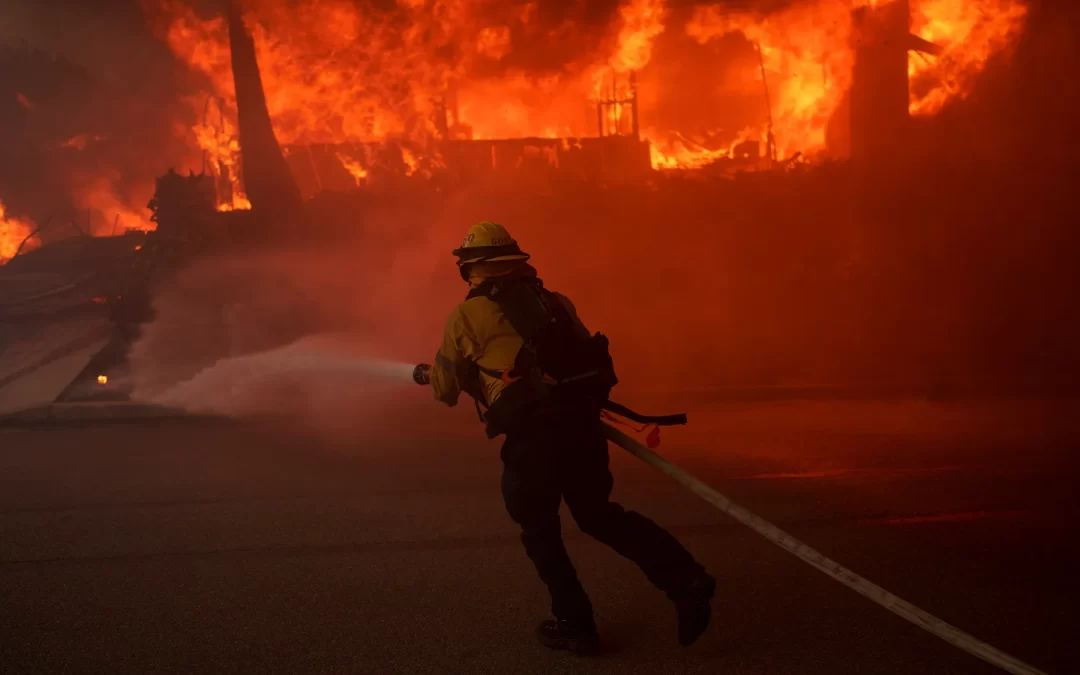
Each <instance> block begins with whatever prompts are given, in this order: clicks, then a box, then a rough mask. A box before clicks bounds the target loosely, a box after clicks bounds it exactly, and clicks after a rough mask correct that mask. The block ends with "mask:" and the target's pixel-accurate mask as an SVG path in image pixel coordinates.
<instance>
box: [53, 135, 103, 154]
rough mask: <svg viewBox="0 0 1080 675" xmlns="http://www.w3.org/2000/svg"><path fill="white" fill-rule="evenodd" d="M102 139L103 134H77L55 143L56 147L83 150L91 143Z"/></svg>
mask: <svg viewBox="0 0 1080 675" xmlns="http://www.w3.org/2000/svg"><path fill="white" fill-rule="evenodd" d="M103 140H105V138H104V137H103V136H92V135H90V134H78V135H75V136H72V137H71V138H69V139H67V140H66V141H62V142H61V143H59V144H58V145H57V147H59V148H63V149H71V150H85V149H86V148H87V147H89V146H90V144H91V143H96V142H98V141H103Z"/></svg>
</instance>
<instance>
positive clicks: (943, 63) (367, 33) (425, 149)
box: [158, 0, 1027, 209]
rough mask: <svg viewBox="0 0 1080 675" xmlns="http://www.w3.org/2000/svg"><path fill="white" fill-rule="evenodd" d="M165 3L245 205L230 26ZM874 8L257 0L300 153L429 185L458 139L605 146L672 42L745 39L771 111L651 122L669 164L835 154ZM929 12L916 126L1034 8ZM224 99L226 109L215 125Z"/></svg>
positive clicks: (961, 6) (288, 138) (216, 154)
mask: <svg viewBox="0 0 1080 675" xmlns="http://www.w3.org/2000/svg"><path fill="white" fill-rule="evenodd" d="M158 2H160V3H161V6H162V7H163V8H164V10H165V16H166V21H165V23H164V24H163V26H162V28H161V34H162V37H163V39H165V40H166V41H167V43H168V45H169V47H170V48H171V49H172V51H173V52H174V53H175V54H176V55H177V56H178V57H179V58H180V59H181V60H182V61H183V62H184V63H186V64H187V65H188V66H189V67H190V68H191V69H193V70H194V71H196V72H199V73H202V74H203V75H205V77H206V81H207V82H208V83H209V89H208V90H207V91H206V92H204V93H203V94H202V95H200V96H197V97H194V98H193V99H192V100H193V105H196V106H198V110H199V112H200V116H201V118H202V119H203V122H202V123H200V125H198V126H197V127H196V129H195V134H194V136H195V139H196V142H197V143H198V146H199V147H200V148H201V150H202V151H203V152H204V156H205V157H206V159H207V165H208V166H209V168H210V169H211V170H212V171H213V172H214V173H215V174H217V175H218V176H219V178H220V177H221V176H222V175H224V176H227V177H228V178H229V180H230V181H231V183H232V189H231V190H230V192H231V194H229V195H227V196H226V197H224V198H223V203H222V205H221V208H223V209H231V208H244V207H245V206H246V205H247V201H246V198H245V197H244V195H243V192H242V189H241V186H240V184H239V182H238V181H239V178H238V171H237V167H238V163H237V151H238V145H237V140H236V133H235V129H234V128H233V126H232V122H231V121H230V120H231V119H232V116H233V115H234V114H235V113H234V107H235V95H234V91H233V82H232V74H231V70H230V60H229V48H228V30H227V26H226V23H225V20H224V19H223V18H221V17H217V18H204V17H200V16H199V15H198V14H196V12H195V10H194V9H193V8H192V7H191V6H190V5H189V4H187V3H186V2H185V1H184V0H158ZM867 4H871V5H881V4H886V3H885V2H884V0H805V1H797V2H795V3H793V4H790V5H787V6H786V8H784V9H782V10H779V11H775V12H772V13H762V12H754V11H732V10H731V9H730V8H728V7H727V6H726V5H719V4H717V5H702V6H699V7H696V8H695V9H694V10H693V11H692V12H683V13H681V14H679V13H677V12H675V11H673V10H672V8H670V7H668V6H667V3H666V2H665V0H623V3H622V5H621V7H620V8H619V11H618V12H617V13H616V15H615V21H614V24H613V25H612V26H610V27H609V28H605V30H603V31H599V32H597V31H596V30H593V31H592V32H589V31H588V30H586V28H585V26H584V18H582V21H581V22H575V21H572V20H570V19H566V20H563V21H561V22H559V23H555V24H552V23H551V22H550V21H544V20H541V14H540V12H541V5H540V3H538V2H535V1H530V2H521V1H517V2H494V1H493V0H434V1H425V0H397V2H396V4H388V3H379V4H376V3H358V2H356V1H355V0H318V1H317V2H316V1H315V0H251V1H249V2H246V3H244V9H245V21H246V23H247V25H248V27H249V29H250V30H251V32H252V34H253V37H254V39H255V43H256V51H257V53H258V57H259V61H260V66H261V70H262V75H263V82H264V86H265V90H266V95H267V103H268V107H269V110H270V114H271V117H272V119H273V121H274V126H275V130H276V132H277V135H278V139H279V140H280V142H281V143H282V144H283V145H286V146H289V145H295V144H333V145H339V146H341V145H345V144H353V145H356V146H358V145H359V144H371V143H392V144H393V145H394V146H395V147H397V148H399V152H400V153H401V155H402V157H401V159H402V163H403V165H404V166H406V167H408V169H407V170H408V173H410V174H413V173H418V172H419V173H420V174H421V175H424V174H425V172H426V171H427V169H428V167H429V166H431V165H432V162H437V158H436V155H437V144H436V141H437V140H438V139H439V138H440V137H441V136H449V137H450V138H477V139H487V138H515V137H536V136H539V137H557V136H566V137H575V136H593V135H596V134H597V128H596V124H597V122H596V113H595V108H594V107H593V105H594V104H593V103H592V102H593V101H595V100H596V99H597V97H601V96H605V95H608V92H609V91H610V93H611V94H612V95H613V96H614V97H618V96H622V95H623V94H624V92H622V91H621V90H616V88H615V87H614V86H613V85H612V84H611V83H612V82H614V81H615V80H618V79H619V76H626V75H627V74H628V73H631V72H635V71H642V70H643V69H646V68H648V66H649V64H650V62H651V60H652V58H653V54H654V51H655V50H654V46H655V42H656V40H657V39H658V37H659V36H661V35H662V34H664V33H665V32H666V33H668V34H670V33H671V32H672V31H675V32H677V34H678V36H682V39H684V40H692V41H696V42H698V43H701V44H706V43H709V42H710V41H713V40H717V39H720V38H723V37H725V36H728V35H731V34H741V35H742V36H743V37H744V38H745V40H746V41H747V42H748V43H749V45H750V49H753V50H754V53H755V56H754V62H755V66H754V67H748V70H747V72H746V73H742V74H740V75H739V78H740V80H741V81H743V82H745V83H746V87H747V88H750V87H753V88H755V89H757V90H759V91H760V95H761V97H762V100H767V101H768V109H767V112H766V106H765V104H764V103H762V104H761V108H762V115H761V118H762V119H761V122H760V124H758V125H756V126H752V127H750V128H747V129H743V130H741V131H739V132H738V133H730V132H728V134H727V136H726V140H725V141H723V142H722V143H720V144H711V145H709V146H708V147H707V146H706V145H705V144H698V143H694V142H692V141H690V140H689V139H688V138H687V137H686V136H684V135H682V133H681V130H679V129H664V128H657V127H656V126H655V125H649V124H647V116H648V111H644V118H645V119H646V123H643V125H642V135H643V136H644V137H645V138H646V139H648V140H650V141H652V142H653V150H652V159H653V167H654V168H656V169H667V168H688V167H697V166H703V165H705V164H708V163H710V162H713V161H715V160H717V159H720V158H723V157H730V156H732V155H733V154H734V151H735V148H736V147H738V146H739V144H740V143H742V142H744V141H747V140H750V141H753V142H761V144H762V147H763V148H764V147H765V146H767V144H768V141H769V140H770V135H769V132H770V130H771V132H772V138H773V139H775V155H776V156H777V157H778V158H779V159H787V158H790V157H792V156H794V155H796V153H801V155H802V156H804V157H809V158H813V157H816V156H820V155H824V154H826V152H827V143H826V130H827V128H828V126H829V122H830V120H831V119H832V118H833V116H834V114H835V113H836V112H837V110H838V108H839V106H840V105H841V104H842V102H843V100H844V97H845V93H846V91H847V89H848V87H849V85H850V83H851V73H852V66H853V62H854V54H853V47H852V37H853V36H852V31H853V26H852V10H853V8H854V7H856V6H859V5H867ZM911 6H912V19H911V29H912V32H913V33H914V34H916V35H918V36H920V37H922V38H924V39H926V40H929V41H931V42H934V43H936V44H937V45H938V46H939V47H940V48H942V50H943V51H942V52H941V53H940V54H939V55H937V56H930V55H926V54H922V53H916V52H912V53H911V54H910V75H911V112H912V113H913V114H916V115H931V114H934V113H936V112H937V111H939V110H940V109H941V108H942V107H943V106H944V105H945V104H946V103H947V102H948V101H949V100H951V99H954V98H962V97H965V96H967V95H968V94H969V93H970V92H971V91H972V89H973V86H974V80H975V77H976V76H977V75H978V74H979V73H980V72H981V71H982V70H983V68H984V67H985V66H986V64H987V62H988V61H989V60H990V58H991V57H992V56H994V55H995V54H997V53H999V52H1002V51H1004V50H1007V49H1008V48H1009V47H1010V46H1011V45H1013V44H1014V43H1015V41H1016V39H1017V37H1018V35H1019V33H1020V32H1021V30H1022V28H1023V24H1024V20H1025V17H1026V12H1027V10H1026V6H1025V5H1024V3H1023V2H1022V0H912V2H911ZM676 17H678V18H676ZM669 37H670V35H669ZM553 45H557V46H560V47H561V46H566V49H565V50H564V51H560V48H558V47H555V46H553ZM567 54H569V56H567ZM686 67H687V68H693V67H695V64H693V63H688V64H686ZM762 75H764V81H762ZM718 77H721V76H720V75H718ZM624 79H625V77H624ZM609 87H610V89H609ZM766 97H767V98H766ZM210 100H214V101H220V102H221V103H220V107H221V110H220V111H218V114H217V115H214V116H212V117H214V119H213V120H209V119H208V117H211V116H208V115H207V107H206V106H207V101H210ZM621 110H622V108H621V107H618V106H616V107H615V108H611V109H609V114H611V115H616V116H618V115H621ZM770 115H771V126H770V124H769V122H768V121H767V120H768V118H769V117H770ZM620 128H621V127H620ZM672 139H676V140H674V141H673V140H672ZM338 157H339V159H340V160H341V163H342V166H343V167H344V168H345V169H346V170H347V171H348V172H349V173H350V174H351V175H352V176H353V177H354V178H355V179H356V181H357V184H358V185H359V184H362V183H364V181H365V180H366V179H367V177H368V173H369V171H370V169H371V167H370V166H369V165H368V164H367V158H366V157H365V156H363V153H348V154H344V153H338Z"/></svg>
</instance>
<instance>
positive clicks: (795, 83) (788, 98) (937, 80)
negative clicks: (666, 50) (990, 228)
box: [686, 0, 1027, 157]
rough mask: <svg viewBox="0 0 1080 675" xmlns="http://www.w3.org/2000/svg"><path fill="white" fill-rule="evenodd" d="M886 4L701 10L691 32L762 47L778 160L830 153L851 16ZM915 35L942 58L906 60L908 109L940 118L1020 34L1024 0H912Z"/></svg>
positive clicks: (861, 0) (865, 1) (845, 83)
mask: <svg viewBox="0 0 1080 675" xmlns="http://www.w3.org/2000/svg"><path fill="white" fill-rule="evenodd" d="M884 4H886V3H885V2H884V0H816V1H815V2H810V3H799V4H795V5H792V6H791V7H789V8H788V9H786V10H784V11H781V12H776V13H773V14H761V13H755V12H731V11H730V10H728V9H726V8H725V7H723V6H721V5H713V6H708V7H700V8H698V9H697V10H696V12H695V14H694V18H693V19H692V20H691V21H690V23H688V24H687V26H686V32H687V34H688V35H689V36H691V37H692V38H694V39H696V40H698V41H699V42H708V41H710V40H713V39H717V38H720V37H723V36H726V35H728V34H730V33H741V34H742V35H744V36H745V37H746V39H747V40H749V41H750V42H752V43H754V44H755V45H758V46H759V47H760V50H761V54H762V57H763V60H764V69H765V71H766V73H767V81H768V85H769V87H770V89H771V94H772V97H771V99H772V115H773V119H774V133H775V135H776V143H777V148H778V152H779V154H780V156H781V157H784V156H790V155H792V154H794V153H795V152H802V153H804V154H814V153H820V152H822V151H824V150H825V149H826V138H825V136H826V129H827V127H828V124H829V121H830V119H832V116H833V114H834V113H835V112H836V110H837V108H838V106H839V105H840V104H841V102H842V100H843V97H844V95H845V93H846V92H847V89H848V87H849V86H850V84H851V70H852V66H853V65H854V53H853V51H852V39H853V35H852V21H851V16H852V9H853V7H857V6H863V5H872V6H876V5H884ZM911 8H912V21H911V28H912V32H913V33H914V34H915V35H918V36H919V37H921V38H923V39H925V40H928V41H930V42H933V43H935V44H937V45H938V46H939V47H942V48H943V52H942V54H940V55H939V56H929V55H925V54H922V53H916V52H911V53H910V54H909V74H910V76H911V104H910V109H911V112H912V113H913V114H916V115H929V114H933V113H936V112H937V111H939V110H940V109H941V108H942V107H943V106H944V105H945V103H947V102H948V101H949V100H950V99H951V98H954V97H961V98H962V97H965V96H967V95H968V94H969V93H970V92H971V91H972V89H973V87H974V84H975V82H974V80H975V77H976V76H977V75H978V74H979V73H980V72H981V71H982V70H983V68H984V67H985V66H986V63H987V61H989V60H990V58H991V57H992V56H993V55H994V54H996V53H998V52H1000V51H1002V50H1004V49H1006V48H1008V47H1009V46H1011V45H1012V44H1013V43H1014V42H1015V40H1016V39H1017V37H1018V36H1019V34H1020V32H1021V31H1022V29H1023V25H1024V20H1025V18H1026V16H1027V7H1026V5H1025V4H1023V2H1021V0H912V2H911Z"/></svg>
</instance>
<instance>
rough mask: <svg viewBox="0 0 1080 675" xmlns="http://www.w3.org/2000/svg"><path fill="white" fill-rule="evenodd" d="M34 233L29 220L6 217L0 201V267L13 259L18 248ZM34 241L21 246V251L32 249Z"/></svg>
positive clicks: (35, 242)
mask: <svg viewBox="0 0 1080 675" xmlns="http://www.w3.org/2000/svg"><path fill="white" fill-rule="evenodd" d="M33 232H34V223H33V222H32V221H30V220H26V219H22V218H15V217H14V216H9V215H7V209H6V207H5V206H4V202H2V201H0V265H3V264H5V263H7V261H9V260H11V259H12V258H14V257H15V254H16V253H17V252H18V251H19V246H22V245H23V241H24V240H25V239H26V238H27V237H29V236H30V235H31V234H32V233H33ZM36 244H37V240H36V239H31V240H30V241H27V242H26V245H25V246H23V250H24V251H25V250H28V249H31V248H34V247H35V246H36Z"/></svg>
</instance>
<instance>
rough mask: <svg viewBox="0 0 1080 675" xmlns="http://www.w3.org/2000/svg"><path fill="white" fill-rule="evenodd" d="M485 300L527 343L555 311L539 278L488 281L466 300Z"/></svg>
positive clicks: (548, 294) (473, 291) (475, 289)
mask: <svg viewBox="0 0 1080 675" xmlns="http://www.w3.org/2000/svg"><path fill="white" fill-rule="evenodd" d="M481 296H483V297H486V298H488V299H490V300H492V301H493V302H495V303H496V304H498V305H499V309H500V310H502V313H503V315H504V316H506V319H507V321H509V322H510V325H511V326H513V328H514V330H515V331H516V332H517V334H518V335H520V336H521V338H522V339H523V340H524V341H525V343H526V344H531V343H532V342H533V340H534V338H535V337H536V334H537V333H538V331H539V329H540V326H541V325H543V324H544V323H545V322H546V321H548V320H549V318H550V317H551V316H552V312H553V311H556V310H557V308H555V307H554V305H555V304H558V303H553V302H552V301H551V294H550V293H548V292H547V291H546V290H545V289H544V282H542V281H541V280H540V279H535V278H527V279H521V278H517V279H489V280H487V281H485V282H484V283H482V284H480V285H479V286H477V287H476V288H474V289H472V290H471V291H469V295H468V296H467V297H466V300H471V299H472V298H478V297H481Z"/></svg>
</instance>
